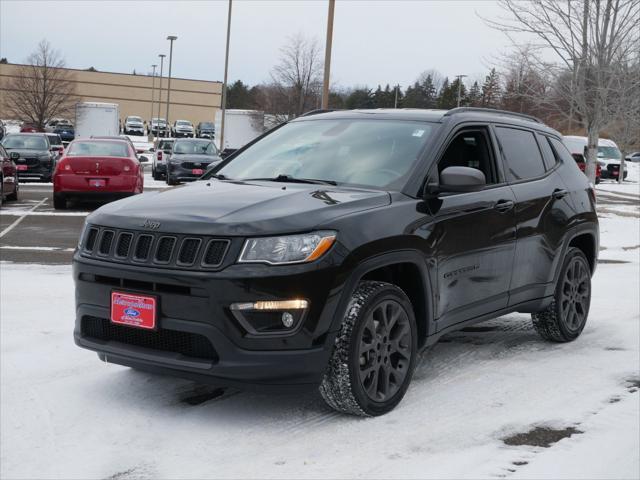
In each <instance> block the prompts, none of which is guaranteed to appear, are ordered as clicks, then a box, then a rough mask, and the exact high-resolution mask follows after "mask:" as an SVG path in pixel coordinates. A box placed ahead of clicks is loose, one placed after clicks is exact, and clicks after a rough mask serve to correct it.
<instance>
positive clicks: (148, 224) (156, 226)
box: [142, 220, 160, 230]
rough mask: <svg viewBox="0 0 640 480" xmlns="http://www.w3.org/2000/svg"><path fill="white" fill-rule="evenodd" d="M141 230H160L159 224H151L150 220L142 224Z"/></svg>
mask: <svg viewBox="0 0 640 480" xmlns="http://www.w3.org/2000/svg"><path fill="white" fill-rule="evenodd" d="M142 228H148V229H149V230H157V229H159V228H160V222H152V221H151V220H145V221H144V223H143V224H142Z"/></svg>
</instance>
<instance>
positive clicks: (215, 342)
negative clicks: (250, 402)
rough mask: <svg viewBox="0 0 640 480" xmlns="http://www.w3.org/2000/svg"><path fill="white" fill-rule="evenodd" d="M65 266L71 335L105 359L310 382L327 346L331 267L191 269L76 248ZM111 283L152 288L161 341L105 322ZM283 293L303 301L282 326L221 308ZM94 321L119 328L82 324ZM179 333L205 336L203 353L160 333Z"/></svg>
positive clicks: (176, 371) (159, 368)
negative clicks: (173, 345) (263, 328)
mask: <svg viewBox="0 0 640 480" xmlns="http://www.w3.org/2000/svg"><path fill="white" fill-rule="evenodd" d="M231 253H232V254H233V253H234V252H233V248H232V249H231ZM305 270H306V271H305ZM73 276H74V281H75V284H76V323H75V330H74V339H75V343H76V344H77V345H78V346H80V347H82V348H86V349H89V350H93V351H96V352H98V354H99V356H100V357H101V358H102V359H106V360H107V361H109V362H113V363H118V364H121V365H128V366H132V367H136V368H141V369H143V370H149V371H154V372H158V373H166V374H172V375H177V376H180V377H184V378H190V379H193V380H197V381H205V382H209V383H215V384H224V385H236V386H261V387H265V386H272V387H273V386H277V387H280V386H287V385H288V386H292V385H295V386H305V385H306V386H313V385H317V384H318V383H319V382H320V381H321V379H322V375H323V373H324V370H325V367H326V365H327V362H328V359H329V356H330V354H331V349H332V347H333V340H334V333H332V332H330V331H329V330H330V326H331V324H332V320H333V317H334V315H335V312H336V309H337V304H338V297H339V295H338V293H339V292H340V289H338V290H336V289H335V288H332V284H333V283H334V280H335V272H334V270H333V269H332V268H331V267H329V268H324V269H320V268H318V265H315V266H310V265H309V266H301V265H297V266H291V267H278V268H277V269H276V270H275V271H274V269H273V268H271V267H268V266H265V265H236V264H232V265H231V266H228V267H226V268H223V269H222V270H219V271H215V272H196V271H180V270H175V269H160V268H153V267H141V266H134V265H124V264H112V263H109V262H104V261H96V260H94V259H92V258H85V257H84V256H82V255H80V254H79V253H78V252H76V254H75V255H74V262H73ZM113 290H118V291H124V292H134V293H139V294H145V295H155V296H156V297H157V298H158V306H159V314H158V319H157V323H158V328H159V330H158V331H159V332H160V331H161V332H162V335H164V337H163V338H164V339H163V342H164V343H163V344H162V348H160V347H158V346H156V344H154V343H153V342H151V341H146V340H145V341H144V342H139V341H136V342H129V341H128V340H127V339H128V338H129V335H130V334H132V335H134V336H138V335H139V332H140V330H139V329H135V328H132V327H120V326H118V327H115V326H111V327H108V326H109V325H111V324H110V323H109V321H108V319H109V318H110V298H111V292H112V291H113ZM287 298H306V299H308V301H309V303H310V306H309V310H308V312H307V314H306V315H305V316H304V317H303V318H302V320H301V322H302V323H301V324H300V325H298V326H297V327H295V328H294V329H293V330H292V332H291V333H287V334H282V335H273V334H270V335H253V334H250V333H248V332H247V331H246V330H244V329H243V328H242V326H241V324H240V323H239V322H238V321H237V320H236V319H235V317H234V316H233V314H232V313H231V311H230V309H229V306H230V305H231V304H232V303H236V302H247V301H255V300H274V299H287ZM96 319H99V320H96ZM92 322H93V323H92ZM96 322H98V323H100V322H102V323H101V324H102V325H105V326H106V327H105V328H111V329H113V328H118V329H124V330H125V331H124V332H117V333H118V334H119V335H118V336H117V337H116V336H111V337H109V336H107V337H105V336H99V337H100V338H97V337H96V335H95V334H93V333H92V330H91V325H93V324H95V323H96ZM132 331H135V333H134V332H132ZM143 333H144V332H143ZM184 333H186V334H188V335H189V336H192V337H190V338H194V339H197V340H198V341H199V342H200V343H201V342H202V341H203V340H204V341H206V342H208V343H209V344H210V346H211V347H212V352H213V353H211V354H209V355H199V354H194V355H191V354H189V353H185V351H184V348H187V347H180V348H181V349H182V351H181V352H176V351H171V349H169V350H167V348H166V344H167V342H168V340H167V338H169V337H171V335H174V336H181V335H183V334H184ZM123 335H124V336H123ZM167 336H168V337H167ZM123 339H124V340H123ZM185 341H186V340H185ZM181 345H182V344H181Z"/></svg>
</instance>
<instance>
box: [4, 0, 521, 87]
mask: <svg viewBox="0 0 640 480" xmlns="http://www.w3.org/2000/svg"><path fill="white" fill-rule="evenodd" d="M500 14H501V10H500V9H499V8H498V7H497V5H496V4H495V2H494V1H490V0H458V1H455V0H448V1H435V0H432V1H426V0H425V1H420V0H413V1H372V0H353V1H346V0H338V1H337V2H336V9H335V25H334V37H333V60H332V68H331V78H332V82H333V83H334V84H336V85H338V86H341V87H348V86H354V85H369V86H375V85H377V84H378V83H382V84H383V85H384V84H385V83H390V84H395V83H399V84H400V85H402V86H403V87H406V86H407V85H408V84H410V83H413V81H414V80H415V79H416V77H417V76H418V75H419V74H420V72H422V71H424V70H427V69H437V70H439V71H440V72H441V73H442V74H444V75H448V76H454V75H457V74H467V75H469V77H470V79H476V78H478V79H480V78H482V77H483V76H484V75H485V74H486V71H487V65H488V64H490V63H491V62H492V58H495V57H496V56H497V55H498V54H499V53H500V52H503V51H505V50H506V49H507V48H508V44H509V42H508V40H507V38H506V37H505V36H504V35H503V34H502V33H501V32H497V31H495V30H492V29H490V28H489V27H487V26H486V25H485V24H484V22H483V20H482V19H481V18H480V17H479V16H478V15H482V16H484V17H489V18H495V17H497V16H498V15H500ZM226 16H227V1H226V0H221V1H204V0H203V1H27V0H0V57H6V58H7V59H8V60H9V61H10V62H15V63H20V62H24V61H25V60H26V58H27V56H28V55H29V53H30V52H31V51H33V49H34V48H35V46H36V45H37V43H38V42H39V41H40V40H41V39H43V38H46V39H47V40H49V42H51V44H52V45H53V46H54V47H55V48H56V49H58V50H60V52H61V53H62V55H63V56H64V58H65V60H66V64H67V66H69V67H71V68H88V67H90V66H93V67H95V68H97V69H98V70H103V71H112V72H124V73H131V72H132V71H133V70H134V69H135V70H136V72H138V73H146V72H148V71H151V68H150V67H149V65H151V64H153V63H159V62H158V60H159V59H158V57H157V55H158V54H159V53H166V54H168V43H169V42H168V41H167V40H166V36H167V35H169V34H175V35H177V36H178V37H179V38H178V40H177V41H176V43H175V45H174V55H173V75H174V76H176V77H184V78H197V79H205V80H222V78H223V68H224V41H225V29H226ZM326 21H327V1H326V0H306V1H302V0H300V1H296V0H288V1H270V0H259V1H254V0H234V2H233V15H232V27H231V50H230V63H229V78H230V80H235V79H241V80H243V81H244V82H248V83H249V84H255V83H259V82H262V81H265V80H268V79H269V72H270V70H271V68H272V67H273V65H274V64H275V63H276V62H277V60H278V55H279V48H280V47H281V46H282V45H283V44H285V43H286V41H287V37H288V36H290V35H292V34H295V33H297V32H303V33H304V34H305V35H308V36H312V37H316V38H318V40H319V41H320V42H321V44H322V46H323V47H324V39H325V32H326ZM165 67H166V65H165ZM165 73H166V70H165Z"/></svg>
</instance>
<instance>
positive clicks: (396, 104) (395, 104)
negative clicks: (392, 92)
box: [393, 84, 400, 108]
mask: <svg viewBox="0 0 640 480" xmlns="http://www.w3.org/2000/svg"><path fill="white" fill-rule="evenodd" d="M398 90H400V84H398V85H396V99H395V101H394V102H393V108H398Z"/></svg>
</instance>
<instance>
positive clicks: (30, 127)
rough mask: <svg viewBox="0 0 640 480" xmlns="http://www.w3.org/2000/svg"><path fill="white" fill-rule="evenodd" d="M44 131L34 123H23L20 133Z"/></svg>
mask: <svg viewBox="0 0 640 480" xmlns="http://www.w3.org/2000/svg"><path fill="white" fill-rule="evenodd" d="M39 132H42V130H40V129H39V128H38V127H36V126H35V125H34V124H33V123H23V124H22V126H21V127H20V133H39Z"/></svg>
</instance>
